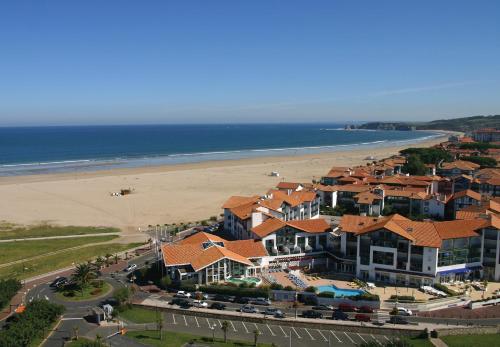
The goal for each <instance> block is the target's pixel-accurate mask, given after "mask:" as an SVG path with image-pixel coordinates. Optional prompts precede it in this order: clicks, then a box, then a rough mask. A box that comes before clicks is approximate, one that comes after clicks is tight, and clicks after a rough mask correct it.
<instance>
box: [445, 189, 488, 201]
mask: <svg viewBox="0 0 500 347" xmlns="http://www.w3.org/2000/svg"><path fill="white" fill-rule="evenodd" d="M464 196H468V197H470V198H472V199H474V200H477V201H481V194H479V193H477V192H475V191H473V190H470V189H466V190H462V191H461V192H458V193H455V194H453V195H452V197H451V200H455V199H458V198H463V197H464Z"/></svg>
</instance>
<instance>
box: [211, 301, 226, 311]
mask: <svg viewBox="0 0 500 347" xmlns="http://www.w3.org/2000/svg"><path fill="white" fill-rule="evenodd" d="M210 308H211V309H214V310H225V309H226V305H224V304H221V303H220V302H214V303H212V305H210Z"/></svg>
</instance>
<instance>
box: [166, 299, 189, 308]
mask: <svg viewBox="0 0 500 347" xmlns="http://www.w3.org/2000/svg"><path fill="white" fill-rule="evenodd" d="M170 305H177V306H180V307H190V306H191V303H190V302H189V300H186V299H182V298H173V299H172V301H170Z"/></svg>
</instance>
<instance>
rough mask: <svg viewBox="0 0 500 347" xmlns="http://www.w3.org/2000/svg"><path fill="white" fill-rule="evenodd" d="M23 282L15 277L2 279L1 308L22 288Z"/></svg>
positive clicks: (0, 282)
mask: <svg viewBox="0 0 500 347" xmlns="http://www.w3.org/2000/svg"><path fill="white" fill-rule="evenodd" d="M21 287H22V284H21V282H19V281H18V280H16V279H14V278H10V279H7V280H0V309H3V308H4V307H5V306H7V305H8V304H9V302H10V299H12V297H13V296H14V295H16V293H17V292H18V291H19V289H21Z"/></svg>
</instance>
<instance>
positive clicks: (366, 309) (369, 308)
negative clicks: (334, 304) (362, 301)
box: [358, 306, 373, 313]
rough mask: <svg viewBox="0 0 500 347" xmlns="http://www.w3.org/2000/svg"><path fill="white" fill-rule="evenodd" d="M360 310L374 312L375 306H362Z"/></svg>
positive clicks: (361, 311)
mask: <svg viewBox="0 0 500 347" xmlns="http://www.w3.org/2000/svg"><path fill="white" fill-rule="evenodd" d="M358 312H360V313H373V308H371V307H370V306H361V307H360V308H358Z"/></svg>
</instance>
